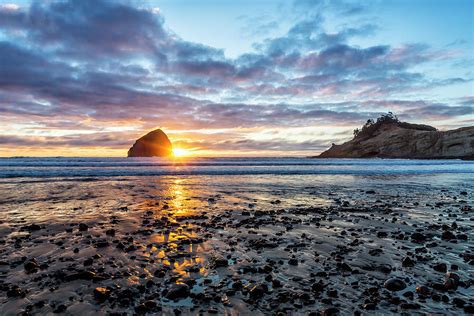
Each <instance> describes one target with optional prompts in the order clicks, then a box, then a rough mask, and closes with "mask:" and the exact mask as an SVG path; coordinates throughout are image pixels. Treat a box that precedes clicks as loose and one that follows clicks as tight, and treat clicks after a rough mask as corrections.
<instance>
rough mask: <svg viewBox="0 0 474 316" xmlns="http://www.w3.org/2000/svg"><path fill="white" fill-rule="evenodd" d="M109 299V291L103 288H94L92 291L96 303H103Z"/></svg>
mask: <svg viewBox="0 0 474 316" xmlns="http://www.w3.org/2000/svg"><path fill="white" fill-rule="evenodd" d="M109 297H110V290H109V289H107V288H105V287H96V288H95V289H94V298H95V299H96V301H98V302H104V301H105V300H107V299H108V298H109Z"/></svg>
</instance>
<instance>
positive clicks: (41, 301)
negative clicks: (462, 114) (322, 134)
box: [0, 158, 474, 315]
mask: <svg viewBox="0 0 474 316" xmlns="http://www.w3.org/2000/svg"><path fill="white" fill-rule="evenodd" d="M473 183H474V162H469V161H458V160H451V161H447V160H446V161H445V160H443V161H437V160H433V161H413V160H412V161H408V160H381V159H377V160H366V159H360V160H357V159H352V160H351V159H348V160H345V159H306V158H298V159H191V160H188V161H182V162H163V161H161V160H156V159H129V160H127V159H95V160H94V159H87V158H84V159H81V158H77V159H61V158H49V159H39V158H38V159H27V158H17V159H0V196H1V199H0V310H1V311H2V312H1V314H2V315H18V314H24V315H44V314H54V313H63V314H70V315H134V314H139V315H143V314H149V315H152V314H165V315H169V314H184V315H189V314H191V315H195V314H220V315H308V314H313V315H318V314H321V315H333V314H337V313H339V314H342V315H348V314H373V315H380V314H400V313H407V314H412V313H422V314H428V313H434V314H457V315H462V314H469V313H473V312H474V298H473V297H474V284H473V282H474V280H473V275H474V247H473V246H474V241H473V240H474V233H473V226H474V212H473V206H474V185H473Z"/></svg>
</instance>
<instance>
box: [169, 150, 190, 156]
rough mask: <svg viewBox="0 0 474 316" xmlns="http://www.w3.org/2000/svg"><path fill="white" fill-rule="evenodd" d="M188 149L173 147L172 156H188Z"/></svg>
mask: <svg viewBox="0 0 474 316" xmlns="http://www.w3.org/2000/svg"><path fill="white" fill-rule="evenodd" d="M189 154H190V153H189V150H187V149H184V148H173V156H174V157H185V156H189Z"/></svg>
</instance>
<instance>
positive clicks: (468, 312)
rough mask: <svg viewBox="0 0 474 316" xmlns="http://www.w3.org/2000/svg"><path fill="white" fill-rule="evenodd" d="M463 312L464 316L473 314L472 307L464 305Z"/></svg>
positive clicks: (473, 308) (473, 306) (473, 309)
mask: <svg viewBox="0 0 474 316" xmlns="http://www.w3.org/2000/svg"><path fill="white" fill-rule="evenodd" d="M464 312H465V313H466V314H474V305H464Z"/></svg>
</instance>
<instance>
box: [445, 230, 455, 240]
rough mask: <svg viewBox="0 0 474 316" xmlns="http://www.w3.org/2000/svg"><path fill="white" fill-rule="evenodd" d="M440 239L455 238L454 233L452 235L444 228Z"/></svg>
mask: <svg viewBox="0 0 474 316" xmlns="http://www.w3.org/2000/svg"><path fill="white" fill-rule="evenodd" d="M441 239H443V240H453V239H456V235H454V234H453V233H452V232H450V231H449V230H446V231H444V232H443V233H442V234H441Z"/></svg>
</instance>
